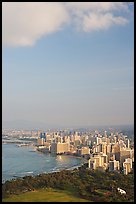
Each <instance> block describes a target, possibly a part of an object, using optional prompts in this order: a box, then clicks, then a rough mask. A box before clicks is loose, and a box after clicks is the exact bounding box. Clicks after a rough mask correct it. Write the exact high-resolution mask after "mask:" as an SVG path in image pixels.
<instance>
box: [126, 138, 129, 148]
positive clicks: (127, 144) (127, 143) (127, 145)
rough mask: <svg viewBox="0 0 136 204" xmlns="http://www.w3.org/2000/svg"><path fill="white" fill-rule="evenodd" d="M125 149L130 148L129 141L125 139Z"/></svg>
mask: <svg viewBox="0 0 136 204" xmlns="http://www.w3.org/2000/svg"><path fill="white" fill-rule="evenodd" d="M126 147H127V148H130V141H129V139H126Z"/></svg>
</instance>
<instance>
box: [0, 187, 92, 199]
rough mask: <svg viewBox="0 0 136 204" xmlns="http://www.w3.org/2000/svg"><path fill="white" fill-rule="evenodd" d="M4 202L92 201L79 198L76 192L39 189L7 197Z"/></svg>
mask: <svg viewBox="0 0 136 204" xmlns="http://www.w3.org/2000/svg"><path fill="white" fill-rule="evenodd" d="M2 202H90V201H88V200H85V199H82V198H79V197H78V196H76V195H74V193H71V192H67V191H62V190H55V189H47V190H45V189H42V190H37V191H31V192H26V193H23V194H20V195H12V196H10V197H9V198H5V199H3V200H2Z"/></svg>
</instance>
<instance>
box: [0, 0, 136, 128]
mask: <svg viewBox="0 0 136 204" xmlns="http://www.w3.org/2000/svg"><path fill="white" fill-rule="evenodd" d="M98 3H100V2H98ZM112 3H113V4H112V5H106V4H104V3H103V4H97V5H95V8H94V7H93V5H91V3H90V4H89V6H88V5H86V4H84V5H82V4H81V5H80V8H79V7H78V6H77V4H76V5H69V4H68V3H66V5H65V4H63V3H58V4H57V5H56V4H55V3H54V4H51V5H50V4H48V3H44V7H45V11H46V8H48V12H49V14H48V15H49V16H47V17H48V18H47V19H46V21H44V18H43V17H44V16H42V15H41V16H40V14H41V13H42V12H43V15H44V10H43V8H42V7H43V6H41V5H39V8H38V9H37V15H38V12H39V15H38V18H39V19H37V21H39V22H35V24H33V22H32V21H30V17H31V19H33V17H34V14H33V12H34V9H35V7H34V8H33V11H32V12H31V8H32V7H33V5H32V3H29V5H28V4H24V5H22V6H21V7H19V6H20V3H3V36H4V37H3V55H2V65H3V81H2V84H3V94H2V95H3V104H2V105H3V109H2V110H3V114H2V115H3V121H19V120H26V121H31V123H32V124H33V123H34V122H38V123H39V122H42V123H45V124H47V126H52V125H56V126H57V125H58V126H65V127H68V126H89V125H90V126H91V125H116V124H118V125H120V124H133V122H134V118H133V115H134V113H133V112H134V93H133V92H134V62H133V61H134V56H133V55H134V39H133V38H134V36H133V32H134V28H133V27H134V21H133V4H132V5H130V6H129V5H127V4H126V3H122V4H120V5H114V2H112ZM22 4H23V3H22ZM67 4H68V5H67ZM115 4H116V3H115ZM36 7H37V6H36ZM67 7H68V8H67ZM69 7H70V11H69ZM75 7H76V9H77V10H76V11H78V12H79V13H78V12H77V13H78V14H76V13H74V14H73V13H72V12H73V10H74V8H75ZM77 7H78V8H77ZM88 7H89V9H90V10H89V9H88ZM83 8H84V11H83ZM13 9H14V12H13V11H12V10H13ZM20 9H22V14H20V16H19V17H18V15H19V12H18V10H20ZM41 9H42V10H41ZM57 9H58V10H57ZM96 9H97V10H96ZM98 9H99V10H100V11H99V10H98ZM105 9H106V10H105ZM7 11H8V14H7ZM27 11H30V12H29V16H28V17H27V18H26V20H27V21H26V23H25V24H24V22H22V21H21V18H22V19H23V16H24V15H25V14H26V16H27ZM74 12H75V11H74ZM60 13H61V14H63V15H62V16H61V15H60ZM46 14H47V13H46ZM21 15H22V16H21ZM54 15H56V18H55V17H54V18H55V19H57V18H58V21H56V20H55V19H54V18H52V16H54ZM72 15H73V16H76V17H72ZM63 16H64V17H65V18H63ZM111 16H112V17H111ZM117 16H118V18H115V17H117ZM45 17H46V16H45ZM99 17H100V19H103V20H102V22H101V24H100V22H99V20H98V21H97V18H99ZM62 18H63V19H65V22H62ZM114 18H115V19H114ZM15 19H17V20H15ZM48 19H49V20H48ZM85 19H87V21H85ZM92 19H93V21H92ZM41 21H42V24H41V27H39V24H40V22H41ZM92 22H93V23H92ZM27 23H28V27H27V25H26V24H27ZM5 24H6V26H5ZM90 24H91V25H90ZM8 25H9V26H8ZM10 26H11V27H10ZM31 26H32V28H31ZM44 26H45V28H46V29H45V30H42V29H43V27H44ZM36 27H37V29H38V28H39V33H38V34H37V33H36V32H37V30H36ZM48 27H49V29H47V28H48ZM9 28H10V30H9ZM29 28H31V29H32V30H33V32H32V33H31V29H30V31H29ZM41 28H42V29H41ZM21 29H22V32H20V30H21ZM25 29H28V31H29V32H25ZM48 30H50V31H48ZM26 31H27V30H26ZM7 33H8V34H7ZM34 34H35V36H34ZM23 35H24V36H25V37H24V38H21V37H22V36H23ZM15 37H16V38H15ZM14 38H15V39H14ZM16 39H17V40H16ZM22 39H23V41H22ZM24 39H25V40H24Z"/></svg>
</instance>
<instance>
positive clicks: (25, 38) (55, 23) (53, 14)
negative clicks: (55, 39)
mask: <svg viewBox="0 0 136 204" xmlns="http://www.w3.org/2000/svg"><path fill="white" fill-rule="evenodd" d="M2 11H3V12H2V19H3V22H2V30H3V34H2V36H3V42H4V43H5V44H7V45H11V46H18V45H19V46H27V45H33V44H34V43H35V42H36V40H37V39H39V38H40V37H41V36H43V35H47V34H49V33H52V32H55V31H57V30H59V29H61V28H62V26H63V25H64V24H65V23H67V22H68V21H69V16H68V13H67V12H66V10H65V7H64V6H63V5H62V4H61V3H50V2H48V3H44V2H40V3H39V2H32V3H30V2H23V3H22V2H21V3H20V2H18V3H16V2H8V3H5V2H4V3H3V4H2Z"/></svg>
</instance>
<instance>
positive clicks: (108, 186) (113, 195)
mask: <svg viewBox="0 0 136 204" xmlns="http://www.w3.org/2000/svg"><path fill="white" fill-rule="evenodd" d="M118 187H119V188H121V189H123V190H125V191H126V195H121V194H120V193H119V192H118V191H117V188H118ZM46 188H53V189H57V190H59V192H61V191H62V193H63V192H64V191H66V192H69V193H72V194H73V193H74V192H75V193H74V194H73V195H76V196H78V197H80V198H82V199H86V200H90V201H94V202H117V201H120V202H131V201H132V202H133V201H134V174H133V173H132V174H128V175H123V174H120V173H117V172H114V173H112V172H102V171H98V170H95V171H91V170H90V169H86V168H85V167H80V168H79V169H78V170H77V169H75V170H71V171H69V170H63V171H61V172H54V173H50V174H40V175H37V176H35V177H32V176H25V177H23V178H18V179H16V180H11V181H6V182H5V183H4V184H3V185H2V197H3V201H4V200H5V198H9V200H10V198H13V197H14V196H13V195H20V194H22V193H25V194H24V195H30V194H29V193H30V192H29V191H32V192H31V193H33V191H35V190H36V191H37V190H38V191H37V192H40V191H39V190H41V189H46ZM26 192H27V193H26ZM20 196H21V195H20ZM24 197H25V196H24ZM39 197H40V196H39ZM52 198H53V196H52ZM78 199H79V198H78ZM63 201H65V199H64V200H63Z"/></svg>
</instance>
